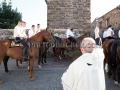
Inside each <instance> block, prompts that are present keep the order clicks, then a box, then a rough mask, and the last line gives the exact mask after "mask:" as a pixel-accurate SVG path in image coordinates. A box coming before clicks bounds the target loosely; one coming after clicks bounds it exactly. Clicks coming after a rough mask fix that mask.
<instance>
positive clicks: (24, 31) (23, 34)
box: [19, 27, 27, 37]
mask: <svg viewBox="0 0 120 90" xmlns="http://www.w3.org/2000/svg"><path fill="white" fill-rule="evenodd" d="M19 36H20V37H27V34H26V28H25V27H21V32H20V35H19Z"/></svg>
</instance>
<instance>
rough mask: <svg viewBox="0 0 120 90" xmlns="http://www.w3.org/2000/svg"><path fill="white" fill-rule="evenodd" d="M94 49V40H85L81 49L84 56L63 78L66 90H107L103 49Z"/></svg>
mask: <svg viewBox="0 0 120 90" xmlns="http://www.w3.org/2000/svg"><path fill="white" fill-rule="evenodd" d="M94 47H95V41H94V39H92V38H90V37H89V38H84V39H83V41H82V42H81V47H80V49H81V52H82V54H83V55H82V56H80V57H79V58H78V59H76V60H75V61H74V62H73V63H72V64H71V65H70V66H69V68H68V69H67V71H66V72H65V73H64V74H63V76H62V78H61V79H62V85H63V89H64V90H105V79H104V70H103V59H104V54H103V49H102V48H101V47H96V48H94Z"/></svg>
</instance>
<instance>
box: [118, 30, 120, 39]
mask: <svg viewBox="0 0 120 90" xmlns="http://www.w3.org/2000/svg"><path fill="white" fill-rule="evenodd" d="M118 38H120V30H119V31H118Z"/></svg>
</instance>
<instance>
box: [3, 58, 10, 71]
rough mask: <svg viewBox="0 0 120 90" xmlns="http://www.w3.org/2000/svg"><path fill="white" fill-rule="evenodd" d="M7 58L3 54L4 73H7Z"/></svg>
mask: <svg viewBox="0 0 120 90" xmlns="http://www.w3.org/2000/svg"><path fill="white" fill-rule="evenodd" d="M8 59H9V56H5V57H4V58H3V63H4V68H5V72H6V73H9V70H8V66H7V62H8Z"/></svg>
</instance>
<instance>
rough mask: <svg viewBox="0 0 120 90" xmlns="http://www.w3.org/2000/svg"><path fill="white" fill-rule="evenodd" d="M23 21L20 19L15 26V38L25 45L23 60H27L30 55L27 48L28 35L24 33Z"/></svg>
mask: <svg viewBox="0 0 120 90" xmlns="http://www.w3.org/2000/svg"><path fill="white" fill-rule="evenodd" d="M22 23H23V22H22V21H21V20H20V21H18V24H17V25H16V26H15V28H14V32H13V37H14V38H15V40H16V41H17V42H19V43H20V42H21V43H22V44H23V45H24V48H23V60H24V61H26V60H28V56H27V48H28V44H27V42H26V40H27V37H26V36H24V34H23V33H22V31H23V28H22Z"/></svg>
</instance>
